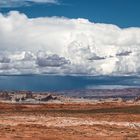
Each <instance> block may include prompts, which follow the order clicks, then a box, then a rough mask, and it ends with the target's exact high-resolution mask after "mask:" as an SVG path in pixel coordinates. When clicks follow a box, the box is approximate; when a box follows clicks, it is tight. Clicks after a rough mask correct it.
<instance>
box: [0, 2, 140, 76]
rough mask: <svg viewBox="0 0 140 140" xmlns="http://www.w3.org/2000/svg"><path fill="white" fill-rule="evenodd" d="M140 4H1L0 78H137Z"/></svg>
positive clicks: (139, 42) (139, 66) (139, 54)
mask: <svg viewBox="0 0 140 140" xmlns="http://www.w3.org/2000/svg"><path fill="white" fill-rule="evenodd" d="M139 7H140V1H139V0H0V74H1V75H2V74H58V75H63V74H68V75H71V74H74V75H131V74H134V75H136V74H137V75H139V73H140V64H139V60H140V40H139V38H140V18H139V14H140V8H139Z"/></svg>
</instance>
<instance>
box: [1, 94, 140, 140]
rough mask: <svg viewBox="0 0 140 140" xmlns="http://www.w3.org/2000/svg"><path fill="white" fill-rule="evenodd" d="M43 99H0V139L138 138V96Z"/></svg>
mask: <svg viewBox="0 0 140 140" xmlns="http://www.w3.org/2000/svg"><path fill="white" fill-rule="evenodd" d="M12 94H13V93H12ZM13 95H14V94H13ZM8 97H11V95H10V96H8ZM6 98H7V93H6ZM30 98H31V97H30ZM32 98H33V97H32ZM61 98H62V97H61ZM1 99H5V95H4V94H1ZM8 99H9V100H11V99H10V98H8ZM45 99H47V100H48V101H47V102H38V103H34V102H33V103H32V102H13V101H7V100H6V101H5V100H4V101H3V100H1V102H0V140H139V139H140V102H139V98H137V100H129V101H124V100H120V99H119V100H104V101H96V102H92V101H87V100H85V101H84V100H83V101H82V102H81V101H79V100H78V101H77V102H76V100H73V99H68V100H65V101H64V102H62V101H61V102H58V101H56V102H54V100H56V97H55V98H54V97H52V96H50V95H47V97H46V98H45ZM49 99H50V100H49ZM59 99H60V98H59Z"/></svg>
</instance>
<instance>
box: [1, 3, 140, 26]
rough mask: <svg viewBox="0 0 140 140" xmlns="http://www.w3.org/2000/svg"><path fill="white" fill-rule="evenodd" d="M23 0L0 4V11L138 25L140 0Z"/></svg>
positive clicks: (121, 24) (139, 20) (30, 15)
mask: <svg viewBox="0 0 140 140" xmlns="http://www.w3.org/2000/svg"><path fill="white" fill-rule="evenodd" d="M7 1H8V0H7ZM23 1H24V0H23ZM23 1H22V0H20V2H18V4H17V5H16V7H13V6H12V5H11V7H10V6H8V8H7V7H6V8H5V7H4V6H2V5H1V6H0V7H1V8H0V11H1V12H3V13H6V12H8V11H11V10H18V11H20V12H23V13H25V14H26V15H28V16H29V17H42V16H64V17H68V18H79V17H80V18H86V19H89V20H90V21H92V22H99V23H111V24H115V25H118V26H119V27H122V28H124V27H131V26H132V27H139V26H140V18H139V16H140V0H58V1H57V2H56V1H55V2H56V3H55V2H50V3H45V2H40V3H39V2H35V3H33V2H32V0H30V6H29V5H28V6H27V5H22V4H21V3H23ZM33 1H34V0H33ZM37 1H38V0H37ZM42 1H43V0H42ZM18 6H19V7H18Z"/></svg>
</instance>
